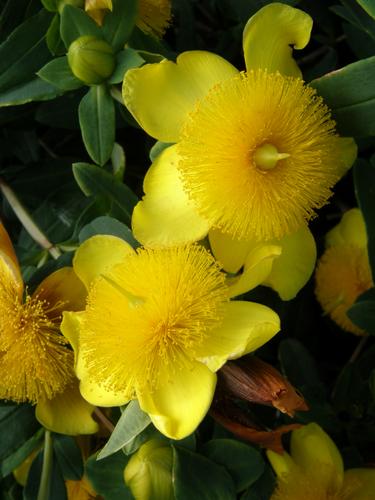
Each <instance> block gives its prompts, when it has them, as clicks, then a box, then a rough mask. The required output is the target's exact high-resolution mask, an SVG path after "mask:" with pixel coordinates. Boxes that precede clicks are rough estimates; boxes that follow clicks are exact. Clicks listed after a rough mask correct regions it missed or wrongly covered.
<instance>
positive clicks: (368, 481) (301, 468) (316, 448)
mask: <svg viewBox="0 0 375 500" xmlns="http://www.w3.org/2000/svg"><path fill="white" fill-rule="evenodd" d="M290 449H291V453H290V455H289V453H287V452H284V453H283V454H282V455H279V454H277V453H275V452H274V451H270V450H268V451H267V456H268V458H269V460H270V462H271V465H272V467H273V469H274V471H275V472H276V475H277V477H278V483H277V487H276V489H275V491H274V493H273V495H272V497H271V499H272V500H301V499H304V500H372V499H373V498H374V491H375V469H349V470H347V471H345V472H344V465H343V461H342V458H341V455H340V452H339V450H338V449H337V447H336V445H335V443H334V442H333V441H332V439H331V438H330V437H329V436H328V434H326V433H325V432H324V431H323V429H322V428H321V427H319V425H317V424H314V423H311V424H308V425H306V426H304V427H302V428H300V429H297V430H294V431H293V432H292V439H291V446H290Z"/></svg>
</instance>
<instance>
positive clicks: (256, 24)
mask: <svg viewBox="0 0 375 500" xmlns="http://www.w3.org/2000/svg"><path fill="white" fill-rule="evenodd" d="M312 23H313V21H312V19H311V17H310V16H309V15H308V14H306V13H305V12H303V11H302V10H299V9H295V8H293V7H290V6H289V5H285V4H281V3H276V2H275V3H271V4H269V5H266V6H265V7H263V8H262V9H260V10H259V11H258V12H257V13H256V14H254V15H253V16H252V17H251V18H250V19H249V20H248V22H247V24H246V26H245V30H244V33H243V50H244V55H245V63H246V68H247V70H248V71H249V70H252V69H257V68H264V69H267V70H268V71H270V72H276V71H279V72H280V73H282V74H283V75H287V76H295V77H301V71H300V69H299V68H298V66H297V63H296V62H295V60H294V59H293V56H292V52H293V51H292V47H291V46H293V47H294V48H295V49H303V48H304V47H306V45H307V44H308V42H309V40H310V33H311V29H312Z"/></svg>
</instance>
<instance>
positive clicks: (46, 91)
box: [0, 78, 61, 107]
mask: <svg viewBox="0 0 375 500" xmlns="http://www.w3.org/2000/svg"><path fill="white" fill-rule="evenodd" d="M59 95H61V90H60V89H58V88H56V87H54V86H53V85H51V84H50V83H47V82H44V81H43V80H42V79H41V78H34V79H33V80H30V81H29V82H27V83H21V84H20V85H16V86H15V87H12V88H10V89H7V90H6V91H5V92H1V93H0V107H5V106H19V105H20V104H26V103H27V102H33V101H49V100H50V99H55V97H58V96H59Z"/></svg>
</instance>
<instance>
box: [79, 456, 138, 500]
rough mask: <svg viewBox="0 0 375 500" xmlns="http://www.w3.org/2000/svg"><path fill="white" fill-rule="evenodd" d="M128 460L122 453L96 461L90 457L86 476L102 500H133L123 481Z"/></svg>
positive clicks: (93, 457)
mask: <svg viewBox="0 0 375 500" xmlns="http://www.w3.org/2000/svg"><path fill="white" fill-rule="evenodd" d="M128 460H129V458H128V457H126V456H125V455H124V454H123V453H122V452H118V453H116V454H115V455H111V456H110V457H107V458H104V459H103V460H97V459H96V455H92V456H91V457H90V458H89V459H88V461H87V463H86V475H87V477H88V479H89V481H90V483H91V484H92V486H93V488H94V490H95V491H96V493H97V494H98V495H102V496H103V497H104V500H119V499H120V498H121V500H134V497H133V495H132V494H131V493H130V490H129V488H128V487H127V486H126V484H125V481H124V469H125V466H126V464H127V463H128Z"/></svg>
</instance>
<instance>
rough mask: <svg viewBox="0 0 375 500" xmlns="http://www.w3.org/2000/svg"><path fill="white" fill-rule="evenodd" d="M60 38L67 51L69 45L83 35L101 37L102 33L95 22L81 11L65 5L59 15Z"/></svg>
mask: <svg viewBox="0 0 375 500" xmlns="http://www.w3.org/2000/svg"><path fill="white" fill-rule="evenodd" d="M60 33H61V38H62V39H63V42H64V44H65V47H66V48H67V49H68V48H69V45H70V44H71V43H72V42H74V40H76V39H77V38H79V37H80V36H83V35H92V36H96V37H98V38H103V37H102V32H101V30H100V28H99V26H98V25H97V24H96V22H95V21H93V20H92V19H91V17H90V16H88V15H87V14H86V12H85V11H84V10H82V9H78V8H77V7H73V6H72V5H65V7H64V9H63V11H62V14H61V25H60Z"/></svg>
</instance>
